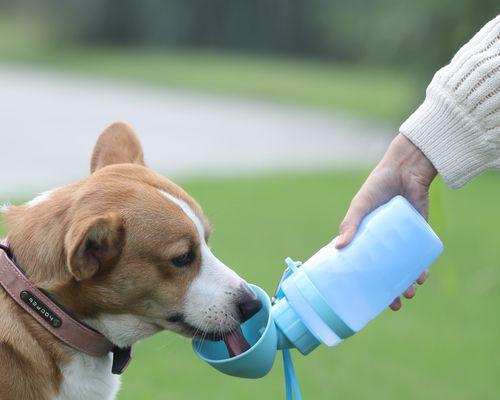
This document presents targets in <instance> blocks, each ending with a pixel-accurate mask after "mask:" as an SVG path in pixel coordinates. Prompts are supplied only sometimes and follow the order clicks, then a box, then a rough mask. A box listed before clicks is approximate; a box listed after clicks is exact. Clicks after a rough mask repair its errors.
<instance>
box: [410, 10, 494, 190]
mask: <svg viewBox="0 0 500 400" xmlns="http://www.w3.org/2000/svg"><path fill="white" fill-rule="evenodd" d="M400 132H401V133H403V134H404V135H405V136H406V137H407V138H408V139H410V140H411V141H412V142H413V143H414V144H415V145H416V146H418V147H419V148H420V150H422V152H423V153H424V154H425V155H426V156H427V158H428V159H429V160H430V161H431V162H432V164H433V165H434V166H435V167H436V169H437V170H438V172H439V174H440V175H441V177H442V178H443V180H444V182H445V183H446V184H447V185H449V186H450V187H452V188H458V187H461V186H463V185H465V184H466V183H467V182H468V181H469V180H470V179H472V178H474V177H475V176H477V175H479V174H480V173H482V172H484V171H485V170H487V169H491V168H500V15H499V16H497V17H496V18H495V19H493V20H492V21H490V22H488V23H487V24H486V25H485V26H484V27H483V28H482V29H481V30H480V31H479V32H478V33H477V34H476V35H475V36H474V37H473V38H472V39H471V40H470V41H469V43H467V44H466V45H465V46H463V47H462V48H461V49H460V50H459V51H458V52H457V54H456V55H455V56H454V57H453V59H452V60H451V62H450V64H448V65H447V66H446V67H444V68H442V69H440V70H439V71H438V72H437V73H436V74H435V75H434V78H433V79H432V82H431V83H430V85H429V86H428V87H427V92H426V98H425V101H424V102H423V103H422V105H421V106H420V107H419V108H418V109H417V110H416V111H415V112H414V113H413V114H412V115H411V116H410V118H408V119H407V120H406V121H405V122H404V123H403V125H401V128H400Z"/></svg>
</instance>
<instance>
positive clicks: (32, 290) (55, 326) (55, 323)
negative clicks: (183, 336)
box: [0, 240, 132, 375]
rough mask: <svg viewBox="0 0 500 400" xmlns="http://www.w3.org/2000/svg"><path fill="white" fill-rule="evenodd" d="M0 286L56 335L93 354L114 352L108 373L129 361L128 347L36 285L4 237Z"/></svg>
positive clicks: (0, 251) (120, 369) (117, 371)
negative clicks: (92, 326)
mask: <svg viewBox="0 0 500 400" xmlns="http://www.w3.org/2000/svg"><path fill="white" fill-rule="evenodd" d="M0 285H1V286H2V287H3V288H4V289H5V291H6V292H7V293H8V294H9V296H10V297H12V299H13V300H14V301H15V302H16V303H17V304H19V305H20V306H21V307H22V308H23V309H24V310H25V311H26V312H27V313H28V314H30V315H31V316H32V317H33V318H34V319H35V320H36V321H37V322H38V323H39V324H40V325H42V326H43V327H44V328H45V329H46V330H47V331H49V332H50V333H51V334H52V335H54V336H55V337H56V338H58V339H59V340H61V341H62V342H64V343H65V344H67V345H68V346H70V347H72V348H73V349H75V350H78V351H81V352H83V353H86V354H88V355H91V356H94V357H102V356H105V355H106V354H108V353H109V352H112V353H113V365H112V368H111V372H112V373H113V374H116V375H119V374H121V373H122V372H123V371H124V370H125V369H126V367H127V366H128V364H129V362H130V360H131V358H132V357H131V352H132V351H131V348H130V347H127V348H124V349H122V348H119V347H117V346H115V345H113V343H111V342H110V341H109V340H108V339H107V338H106V337H105V336H104V335H102V334H101V333H99V332H97V331H95V330H94V329H92V328H90V327H89V326H87V325H85V324H83V323H82V322H80V321H78V320H76V319H75V318H73V317H71V316H70V315H69V314H68V312H66V311H64V310H63V309H62V307H61V306H59V305H57V304H56V303H55V302H54V301H53V300H52V299H51V298H50V297H49V296H47V295H46V294H45V293H44V292H43V291H42V290H41V289H39V288H37V287H35V286H34V285H33V284H32V283H31V282H30V281H29V280H28V278H27V277H26V275H25V274H24V273H23V271H22V269H21V268H20V267H19V266H18V265H17V263H16V261H15V259H14V256H13V254H12V252H11V250H10V248H9V245H8V242H7V240H4V241H2V242H0Z"/></svg>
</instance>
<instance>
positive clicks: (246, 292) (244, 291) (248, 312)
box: [237, 283, 262, 322]
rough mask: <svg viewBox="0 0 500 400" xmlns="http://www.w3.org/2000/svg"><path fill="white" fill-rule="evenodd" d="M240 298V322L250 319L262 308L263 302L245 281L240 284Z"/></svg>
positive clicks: (238, 305)
mask: <svg viewBox="0 0 500 400" xmlns="http://www.w3.org/2000/svg"><path fill="white" fill-rule="evenodd" d="M238 299H239V300H238V304H237V307H238V312H239V314H240V322H245V321H248V320H249V319H250V318H252V317H253V316H254V315H255V314H257V313H258V312H259V311H260V309H261V308H262V302H261V301H260V300H259V298H258V297H257V295H256V294H255V293H254V292H253V291H252V289H250V288H249V287H248V285H247V284H245V283H244V284H242V285H241V286H240V290H239V298H238Z"/></svg>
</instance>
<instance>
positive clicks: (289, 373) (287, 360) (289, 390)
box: [282, 349, 302, 400]
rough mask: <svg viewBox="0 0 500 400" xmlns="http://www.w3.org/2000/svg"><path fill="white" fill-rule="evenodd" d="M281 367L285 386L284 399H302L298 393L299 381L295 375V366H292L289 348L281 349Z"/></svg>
mask: <svg viewBox="0 0 500 400" xmlns="http://www.w3.org/2000/svg"><path fill="white" fill-rule="evenodd" d="M282 353H283V367H284V370H285V387H286V400H294V398H295V400H302V395H301V394H300V388H299V382H298V381H297V376H296V375H295V368H294V366H293V360H292V355H291V354H290V350H289V349H283V350H282Z"/></svg>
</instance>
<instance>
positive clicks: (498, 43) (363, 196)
mask: <svg viewBox="0 0 500 400" xmlns="http://www.w3.org/2000/svg"><path fill="white" fill-rule="evenodd" d="M400 132H401V133H400V134H399V135H398V136H396V138H395V139H394V140H393V141H392V143H391V144H390V146H389V148H388V149H387V152H386V153H385V155H384V157H383V158H382V160H381V161H380V163H379V164H378V165H377V166H376V167H375V169H374V170H373V172H372V173H371V174H370V175H369V176H368V178H367V180H366V182H365V183H364V184H363V186H362V187H361V189H360V190H359V192H358V193H357V194H356V196H354V198H353V200H352V202H351V204H350V206H349V210H348V211H347V214H346V216H345V218H344V220H343V221H342V223H341V224H340V229H339V238H338V240H337V244H336V246H337V248H342V247H345V246H346V245H347V244H349V242H350V241H351V240H352V238H353V237H354V235H355V233H356V230H357V228H358V226H359V224H360V222H361V220H362V219H363V217H364V216H365V215H366V214H368V213H369V212H370V211H372V210H373V209H375V208H377V207H378V206H379V205H381V204H383V203H385V202H386V201H388V200H389V199H390V198H392V197H394V196H396V195H398V194H400V195H403V196H405V197H406V198H407V199H408V200H409V201H410V202H411V203H412V204H413V205H414V206H415V208H416V209H417V210H418V211H419V212H420V213H421V214H422V215H423V216H424V217H425V218H427V214H428V205H429V194H428V193H429V186H430V184H431V182H432V180H433V179H434V177H435V176H436V174H437V173H439V174H440V175H441V176H442V178H443V180H444V182H445V183H446V184H448V185H449V186H450V187H452V188H458V187H460V186H463V185H464V184H465V183H467V182H468V181H469V180H470V179H472V178H473V177H475V176H477V175H479V174H480V173H482V172H483V171H485V170H487V169H490V168H500V16H497V17H496V18H495V19H493V20H492V21H490V22H489V23H488V24H486V25H485V26H484V27H483V28H482V29H481V30H480V31H479V32H478V33H477V34H476V35H475V36H474V37H473V38H472V39H471V40H470V41H469V42H468V43H467V44H466V45H465V46H463V47H462V48H461V49H460V50H459V51H458V52H457V54H456V55H455V57H453V59H452V60H451V62H450V64H449V65H447V66H446V67H444V68H442V69H441V70H439V71H438V72H437V73H436V74H435V75H434V78H433V79H432V82H431V83H430V85H429V87H428V88H427V92H426V98H425V101H424V103H423V104H422V105H421V106H420V107H419V108H418V109H417V110H416V111H415V112H414V113H413V115H411V116H410V118H408V120H406V122H405V123H403V125H402V126H401V128H400ZM426 277H427V273H424V274H423V275H422V276H421V277H420V278H419V279H418V281H417V283H423V282H424V280H425V278H426ZM404 295H405V297H407V298H411V297H413V296H414V295H415V285H413V286H412V287H410V288H409V289H408V290H407V291H406V292H405V293H404ZM400 307H401V300H400V299H399V298H397V299H395V301H394V302H393V303H392V304H391V308H392V309H393V310H398V309H399V308H400Z"/></svg>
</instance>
